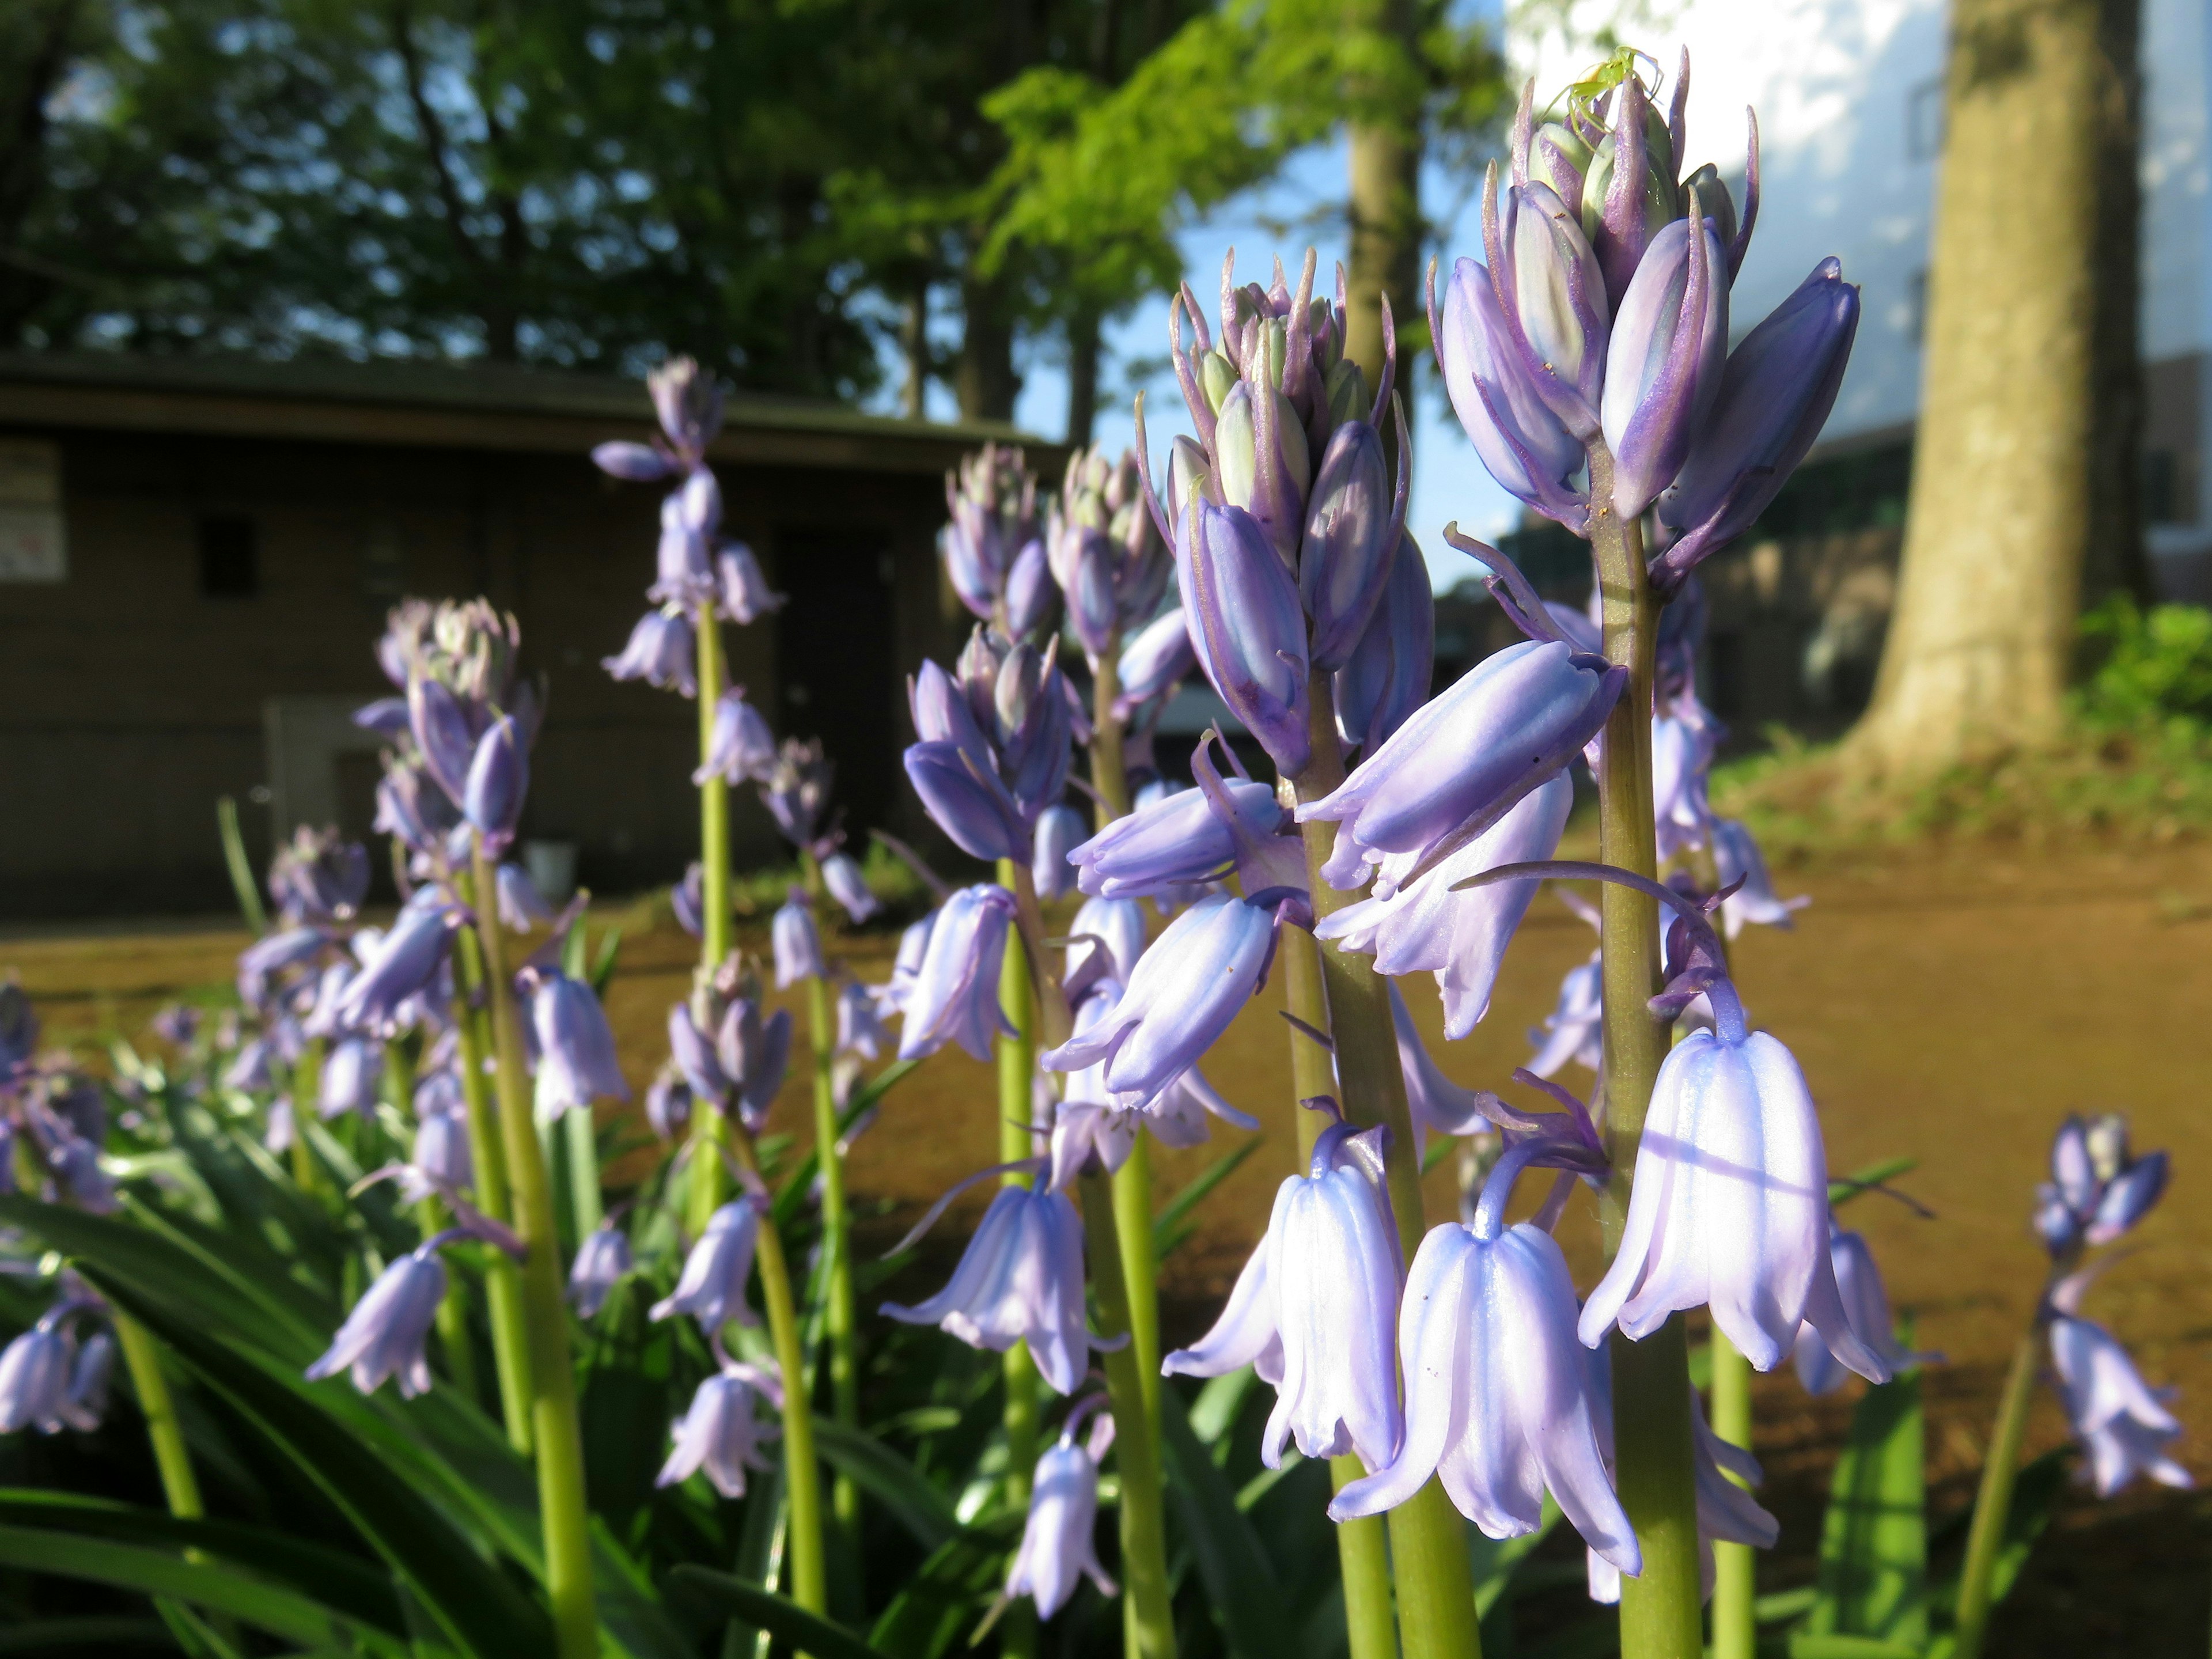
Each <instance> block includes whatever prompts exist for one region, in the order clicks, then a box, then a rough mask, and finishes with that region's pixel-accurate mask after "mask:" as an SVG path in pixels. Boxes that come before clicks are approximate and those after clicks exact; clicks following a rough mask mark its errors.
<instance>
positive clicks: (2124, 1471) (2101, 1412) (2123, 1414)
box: [2051, 1313, 2196, 1498]
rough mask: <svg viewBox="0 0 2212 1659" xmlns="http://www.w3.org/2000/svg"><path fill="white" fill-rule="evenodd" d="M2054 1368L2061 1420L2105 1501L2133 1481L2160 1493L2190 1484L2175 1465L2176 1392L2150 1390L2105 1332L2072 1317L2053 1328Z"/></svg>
mask: <svg viewBox="0 0 2212 1659" xmlns="http://www.w3.org/2000/svg"><path fill="white" fill-rule="evenodd" d="M2051 1364H2052V1366H2053V1367H2054V1368H2055V1369H2056V1370H2057V1372H2058V1388H2059V1394H2060V1396H2061V1398H2062V1399H2063V1401H2064V1402H2065V1406H2066V1415H2067V1417H2068V1418H2069V1419H2071V1421H2072V1423H2073V1425H2074V1431H2075V1433H2076V1434H2078V1435H2080V1436H2081V1438H2082V1440H2083V1442H2084V1443H2086V1444H2087V1448H2088V1452H2089V1470H2088V1474H2089V1479H2090V1480H2091V1481H2092V1482H2093V1484H2094V1485H2095V1486H2096V1489H2097V1495H2098V1496H2099V1497H2100V1498H2110V1497H2111V1496H2112V1494H2113V1493H2115V1492H2118V1491H2119V1490H2120V1489H2121V1488H2122V1487H2124V1486H2126V1485H2127V1484H2128V1483H2129V1482H2130V1481H2131V1480H2134V1479H2135V1478H2136V1475H2138V1474H2147V1475H2148V1476H2149V1477H2150V1478H2151V1479H2152V1480H2155V1481H2157V1482H2158V1483H2159V1484H2160V1486H2183V1487H2186V1486H2193V1485H2194V1484H2196V1483H2195V1481H2194V1480H2192V1479H2191V1475H2190V1473H2189V1471H2188V1470H2187V1469H2186V1468H2183V1467H2182V1465H2181V1464H2180V1463H2179V1462H2178V1461H2177V1460H2176V1459H2175V1458H2174V1456H2173V1454H2172V1449H2171V1448H2172V1443H2174V1442H2175V1441H2176V1440H2178V1439H2179V1438H2180V1437H2181V1420H2180V1419H2179V1418H2177V1417H2176V1416H2175V1415H2174V1414H2173V1413H2172V1410H2171V1409H2170V1405H2171V1401H2172V1398H2173V1394H2174V1391H2173V1390H2172V1389H2154V1388H2152V1387H2151V1386H2150V1385H2149V1384H2148V1383H2146V1382H2144V1381H2143V1379H2142V1372H2140V1371H2138V1370H2136V1367H2135V1362H2134V1361H2133V1360H2131V1359H2130V1358H2128V1352H2127V1350H2126V1349H2125V1348H2123V1347H2122V1346H2120V1345H2119V1344H2118V1342H2116V1341H2114V1340H2112V1334H2111V1333H2110V1332H2108V1331H2106V1329H2105V1328H2103V1327H2102V1326H2100V1325H2097V1324H2095V1323H2093V1322H2091V1321H2089V1320H2087V1319H2082V1318H2080V1317H2078V1316H2075V1315H2073V1314H2070V1313H2060V1314H2058V1315H2057V1316H2055V1317H2054V1318H2053V1319H2052V1320H2051Z"/></svg>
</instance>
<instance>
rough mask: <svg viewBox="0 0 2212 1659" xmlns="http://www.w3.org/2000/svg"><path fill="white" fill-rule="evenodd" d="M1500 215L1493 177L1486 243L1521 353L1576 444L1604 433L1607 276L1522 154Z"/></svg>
mask: <svg viewBox="0 0 2212 1659" xmlns="http://www.w3.org/2000/svg"><path fill="white" fill-rule="evenodd" d="M1514 159H1515V166H1514V168H1513V175H1514V177H1513V183H1512V184H1511V185H1509V186H1508V187H1507V189H1506V191H1505V192H1504V207H1503V210H1500V209H1499V208H1498V206H1497V205H1496V203H1497V198H1498V191H1497V189H1496V186H1495V184H1494V183H1493V182H1492V180H1487V179H1486V181H1485V183H1486V185H1488V186H1489V188H1486V190H1485V191H1484V197H1483V220H1482V229H1483V246H1484V249H1485V252H1486V253H1487V254H1488V256H1489V259H1490V265H1489V269H1488V272H1487V274H1488V276H1489V277H1490V280H1491V283H1492V289H1493V291H1494V292H1495V293H1496V294H1497V295H1498V301H1499V310H1498V316H1499V317H1500V318H1501V319H1503V320H1504V322H1505V323H1506V325H1508V337H1509V339H1510V343H1511V344H1512V346H1513V348H1514V352H1515V356H1516V361H1517V362H1518V363H1519V365H1520V367H1521V368H1522V371H1523V372H1524V373H1525V374H1527V375H1528V380H1529V381H1530V383H1531V385H1532V386H1534V390H1535V392H1536V395H1537V396H1538V397H1539V398H1542V399H1543V401H1544V403H1545V404H1546V406H1547V407H1548V408H1549V409H1550V410H1551V411H1552V412H1553V414H1554V415H1556V416H1558V417H1559V421H1560V422H1561V423H1562V424H1563V425H1565V427H1566V428H1567V429H1568V430H1569V431H1570V432H1571V433H1572V434H1574V435H1575V436H1576V437H1577V439H1581V440H1583V441H1588V440H1589V438H1591V437H1592V436H1594V435H1595V434H1596V432H1597V430H1598V398H1599V392H1600V388H1601V386H1602V385H1603V383H1604V379H1605V362H1606V343H1607V337H1608V336H1609V334H1610V331H1611V326H1612V305H1611V302H1610V301H1609V299H1608V297H1607V293H1606V288H1605V273H1604V272H1603V270H1601V269H1600V267H1599V264H1598V258H1597V254H1596V252H1595V251H1594V250H1593V249H1592V248H1591V246H1590V244H1589V238H1588V237H1587V236H1586V235H1584V234H1583V227H1582V224H1581V222H1580V220H1579V219H1578V218H1577V216H1576V214H1575V212H1574V210H1572V209H1571V208H1569V207H1568V205H1567V204H1566V203H1565V201H1564V200H1563V199H1562V198H1561V197H1560V196H1559V192H1558V191H1556V190H1554V189H1553V188H1552V186H1550V185H1547V184H1544V183H1541V181H1532V180H1531V179H1529V178H1528V167H1527V162H1526V159H1525V156H1522V155H1516V157H1515V158H1514Z"/></svg>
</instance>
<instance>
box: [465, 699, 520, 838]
mask: <svg viewBox="0 0 2212 1659" xmlns="http://www.w3.org/2000/svg"><path fill="white" fill-rule="evenodd" d="M529 788H530V756H529V754H528V752H527V751H526V750H525V749H524V748H523V747H522V742H521V738H520V736H519V734H518V733H517V732H516V731H515V726H514V718H513V715H511V714H501V716H500V717H499V718H498V719H497V720H494V721H493V722H492V724H491V729H490V730H489V731H488V732H485V733H484V734H483V738H482V740H481V741H479V742H478V743H477V752H476V758H475V759H474V760H472V761H471V762H470V763H469V775H468V783H467V787H466V789H465V792H464V793H463V796H462V799H461V810H462V811H464V812H465V813H466V814H467V816H468V820H469V822H470V823H471V824H473V825H474V826H475V827H476V830H477V834H478V835H480V836H483V838H484V841H485V842H486V844H487V845H488V846H495V847H500V848H503V847H505V846H506V845H507V842H510V841H512V840H513V838H514V825H515V821H516V820H517V819H518V818H520V817H521V816H522V799H523V797H524V795H525V794H526V793H528V792H529Z"/></svg>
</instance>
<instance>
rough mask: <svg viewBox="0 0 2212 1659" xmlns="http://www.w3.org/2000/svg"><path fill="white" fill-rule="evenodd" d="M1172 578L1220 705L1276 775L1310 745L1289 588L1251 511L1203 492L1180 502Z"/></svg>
mask: <svg viewBox="0 0 2212 1659" xmlns="http://www.w3.org/2000/svg"><path fill="white" fill-rule="evenodd" d="M1176 582H1177V584H1178V586H1179V588H1180V591H1181V592H1182V611H1183V616H1184V617H1185V619H1186V620H1187V622H1188V625H1189V629H1190V638H1191V644H1192V646H1193V647H1194V649H1195V651H1196V652H1197V654H1198V664H1199V666H1200V668H1202V669H1203V670H1205V671H1206V679H1207V680H1208V681H1209V682H1211V683H1212V686H1213V689H1214V690H1215V692H1216V693H1217V694H1218V696H1220V698H1221V701H1222V702H1225V703H1226V704H1227V705H1228V706H1229V712H1230V713H1231V714H1234V715H1236V717H1237V720H1238V721H1239V722H1241V723H1242V724H1243V727H1244V729H1245V730H1246V731H1248V732H1250V733H1251V734H1252V735H1253V736H1254V737H1255V738H1258V739H1259V741H1260V746H1261V748H1262V749H1265V750H1267V754H1268V757H1269V758H1271V759H1272V760H1273V762H1274V763H1275V764H1276V766H1277V767H1278V768H1279V769H1281V770H1282V771H1283V772H1284V773H1285V775H1288V774H1290V773H1293V772H1297V771H1299V770H1301V769H1304V766H1305V763H1306V761H1307V758H1308V757H1309V756H1310V754H1311V752H1312V742H1311V738H1310V734H1309V733H1308V732H1307V729H1306V664H1307V658H1306V621H1305V611H1304V608H1303V606H1302V605H1300V604H1299V600H1298V587H1297V581H1296V580H1294V579H1293V578H1292V576H1291V572H1290V570H1289V569H1288V568H1286V567H1285V564H1284V563H1283V561H1282V559H1281V558H1280V557H1279V556H1278V555H1277V553H1276V551H1275V549H1274V546H1273V544H1272V543H1270V542H1269V540H1268V539H1267V532H1266V531H1265V530H1264V529H1263V528H1262V527H1261V524H1260V522H1259V520H1256V519H1255V518H1254V517H1253V516H1252V515H1251V514H1250V513H1247V512H1245V511H1244V510H1243V508H1242V507H1218V506H1216V505H1215V504H1214V503H1212V501H1207V500H1206V499H1205V498H1204V497H1203V496H1199V497H1196V498H1194V499H1193V500H1192V501H1190V503H1189V504H1188V506H1187V507H1184V508H1183V510H1182V521H1181V526H1180V533H1179V535H1178V537H1177V538H1176Z"/></svg>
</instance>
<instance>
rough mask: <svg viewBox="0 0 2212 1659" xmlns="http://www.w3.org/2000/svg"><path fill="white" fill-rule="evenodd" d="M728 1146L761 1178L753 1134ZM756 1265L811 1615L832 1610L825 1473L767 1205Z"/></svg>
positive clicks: (795, 1593) (797, 1596) (794, 1582)
mask: <svg viewBox="0 0 2212 1659" xmlns="http://www.w3.org/2000/svg"><path fill="white" fill-rule="evenodd" d="M730 1146H731V1150H732V1152H734V1153H735V1154H736V1155H737V1158H738V1162H740V1163H741V1164H744V1166H745V1167H746V1168H747V1169H748V1170H752V1171H753V1172H754V1173H755V1174H758V1173H759V1167H760V1166H759V1160H758V1159H757V1158H756V1157H755V1156H754V1153H753V1144H752V1138H751V1137H750V1135H748V1134H746V1133H744V1130H743V1129H733V1131H732V1134H731V1136H730ZM754 1263H755V1265H756V1266H757V1268H758V1269H759V1272H760V1281H761V1302H762V1304H763V1312H765V1313H766V1314H767V1316H768V1333H769V1342H770V1343H771V1344H772V1345H773V1346H774V1347H775V1364H776V1370H778V1371H780V1372H781V1374H782V1376H783V1400H784V1405H783V1487H784V1492H785V1494H786V1497H787V1499H788V1501H789V1503H790V1505H791V1532H790V1540H791V1597H792V1600H793V1601H796V1602H798V1603H799V1606H801V1607H805V1609H806V1610H807V1611H808V1612H810V1613H822V1612H825V1611H826V1610H827V1609H828V1607H829V1578H828V1575H827V1572H826V1571H825V1568H824V1559H823V1551H822V1469H821V1466H820V1464H819V1463H818V1462H817V1461H816V1459H815V1455H814V1417H813V1413H812V1410H811V1406H810V1404H809V1401H810V1399H811V1392H810V1390H809V1389H808V1388H807V1379H806V1352H805V1347H804V1346H802V1344H801V1343H800V1341H799V1309H798V1307H797V1305H796V1304H794V1303H793V1300H792V1295H791V1268H790V1265H789V1264H788V1263H787V1261H785V1260H784V1255H783V1237H782V1235H781V1234H780V1233H778V1232H777V1231H776V1230H775V1218H774V1217H773V1216H772V1215H771V1214H769V1212H767V1210H766V1208H765V1206H763V1212H762V1214H761V1218H760V1237H759V1243H758V1244H757V1247H756V1249H755V1252H754Z"/></svg>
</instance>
